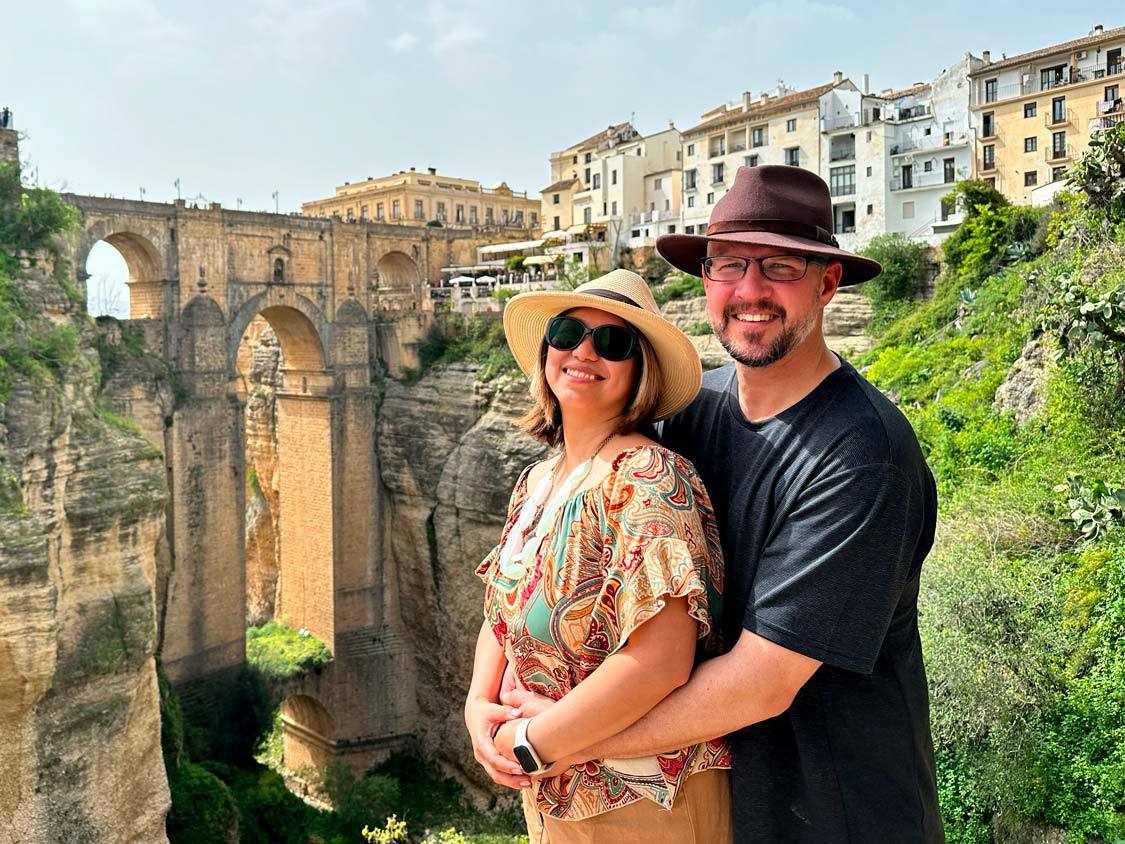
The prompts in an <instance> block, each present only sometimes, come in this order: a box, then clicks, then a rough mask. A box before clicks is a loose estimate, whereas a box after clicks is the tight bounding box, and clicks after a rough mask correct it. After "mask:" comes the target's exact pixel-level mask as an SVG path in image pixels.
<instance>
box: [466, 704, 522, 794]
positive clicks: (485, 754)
mask: <svg viewBox="0 0 1125 844" xmlns="http://www.w3.org/2000/svg"><path fill="white" fill-rule="evenodd" d="M518 717H520V716H519V712H518V711H517V710H514V709H512V708H511V707H507V706H501V705H500V704H498V703H493V702H492V701H490V700H488V699H486V698H472V699H470V700H469V701H468V702H467V703H466V705H465V726H466V727H468V728H469V736H470V738H472V741H473V756H474V757H475V758H476V760H477V762H478V763H479V764H480V766H481V767H482V768H484V770H485V773H487V774H488V776H489V777H491V778H492V781H493V782H495V783H497V784H498V785H503V786H506V787H508V788H527V787H528V786H529V785H531V781H530V780H528V778H527V774H525V773H524V772H523V768H522V767H520V765H519V763H517V762H515V761H514V760H509V759H505V758H504V757H503V756H501V755H500V754H499V753H498V752H497V749H496V744H495V743H494V741H493V739H492V731H493V730H494V729H495V727H496V725H497V724H504V723H506V722H508V721H511V720H512V719H513V718H518ZM509 732H510V731H509Z"/></svg>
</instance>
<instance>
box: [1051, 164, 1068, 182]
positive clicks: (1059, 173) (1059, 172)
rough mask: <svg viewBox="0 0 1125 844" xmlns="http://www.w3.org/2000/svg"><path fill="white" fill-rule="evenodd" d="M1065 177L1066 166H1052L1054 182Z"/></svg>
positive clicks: (1052, 179)
mask: <svg viewBox="0 0 1125 844" xmlns="http://www.w3.org/2000/svg"><path fill="white" fill-rule="evenodd" d="M1065 178H1066V168H1065V167H1052V168H1051V181H1052V182H1061V181H1062V180H1063V179H1065Z"/></svg>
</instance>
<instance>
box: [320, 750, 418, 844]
mask: <svg viewBox="0 0 1125 844" xmlns="http://www.w3.org/2000/svg"><path fill="white" fill-rule="evenodd" d="M321 787H322V790H323V791H324V793H325V794H326V795H327V796H328V798H329V800H330V801H331V802H332V806H333V808H334V809H335V816H334V818H333V826H334V828H335V830H336V831H337V832H338V833H340V834H342V835H346V836H348V837H349V839H351V838H352V837H354V838H355V839H356V840H358V838H359V835H360V833H361V831H362V830H363V828H364V827H365V826H367V825H368V824H370V823H371V820H372V818H385V817H387V816H389V815H391V814H393V813H394V812H395V810H396V807H397V806H398V805H399V803H400V802H401V799H402V790H401V788H400V787H399V783H398V780H396V779H395V778H394V777H390V776H385V775H382V774H368V775H366V776H363V777H357V776H356V775H355V773H354V772H353V771H352V768H351V765H350V764H349V763H347V762H345V761H343V760H340V761H336V762H332V763H331V764H330V765H329V766H328V768H327V770H326V771H325V772H324V775H323V780H322V783H321Z"/></svg>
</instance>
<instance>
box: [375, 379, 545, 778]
mask: <svg viewBox="0 0 1125 844" xmlns="http://www.w3.org/2000/svg"><path fill="white" fill-rule="evenodd" d="M475 372H476V368H475V367H473V366H469V365H456V364H455V365H450V366H448V367H445V368H442V369H438V370H435V371H433V372H432V373H430V374H428V375H426V376H425V377H424V378H422V379H421V380H420V381H418V382H417V383H416V384H399V383H397V382H389V383H388V386H387V391H386V395H385V397H384V400H383V404H382V408H381V411H380V423H379V429H378V430H379V454H380V460H381V465H380V471H381V475H382V478H383V485H384V488H385V491H386V495H387V504H386V532H387V539H388V556H389V557H390V558H391V559H389V560H388V565H390V566H393V567H395V568H396V569H397V572H398V589H399V611H400V612H401V617H402V619H403V622H404V627H405V629H406V631H407V634H408V635H409V636H410V638H411V644H412V645H413V648H414V651H415V653H416V654H417V655H418V667H419V674H418V678H417V688H418V702H419V707H420V709H421V711H420V713H419V714H420V716H421V717H420V719H419V723H420V725H421V740H422V743H423V746H424V747H425V748H426V749H427V751H428V752H429V753H430V754H431V755H433V756H434V757H435V758H437V759H439V760H441V761H442V762H444V763H445V764H447V765H448V766H449V767H450V769H451V771H452V772H454V773H456V774H459V775H460V776H461V778H463V779H467V780H468V781H469V782H470V783H475V784H477V785H479V786H484V787H487V785H488V781H487V780H486V778H485V777H484V775H483V772H481V771H480V769H479V768H478V766H477V764H476V762H475V761H474V760H473V756H472V748H471V746H470V743H469V739H468V736H467V734H466V732H465V726H464V720H463V716H462V712H463V706H464V702H465V694H466V692H467V690H468V686H469V679H470V677H471V675H472V662H473V648H474V644H475V642H476V636H477V632H478V630H479V629H480V624H481V619H482V607H483V598H484V589H483V586H482V584H481V582H480V581H479V580H478V579H477V578H476V576H475V575H474V570H475V569H476V566H477V564H478V563H479V562H480V561H481V559H482V558H483V557H484V556H485V555H486V554H487V553H488V552H489V550H490V549H491V548H492V547H493V546H495V545H496V543H497V542H499V540H500V532H501V529H502V527H503V523H504V515H505V513H506V512H507V506H508V498H509V495H510V493H511V490H512V487H513V486H514V485H515V482H516V480H517V479H518V478H519V475H520V472H522V471H523V469H524V467H525V466H527V465H528V464H529V463H532V462H534V461H535V460H537V459H539V458H540V457H541V456H542V455H543V454H545V449H544V447H543V446H541V445H540V444H539V443H537V442H535V441H534V440H532V439H531V438H530V437H527V436H526V435H524V434H523V433H521V432H520V431H518V430H517V429H516V428H515V427H514V425H513V422H514V421H515V419H517V418H518V417H519V416H521V415H522V414H523V413H524V411H525V410H526V409H527V407H528V402H529V400H528V397H527V385H526V382H525V381H524V380H523V379H522V378H502V379H498V380H497V381H495V382H492V383H489V384H482V383H479V382H477V381H475V377H474V376H475Z"/></svg>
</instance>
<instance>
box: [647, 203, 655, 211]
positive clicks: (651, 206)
mask: <svg viewBox="0 0 1125 844" xmlns="http://www.w3.org/2000/svg"><path fill="white" fill-rule="evenodd" d="M648 210H649V211H655V210H656V203H655V202H650V203H649V204H648Z"/></svg>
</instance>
